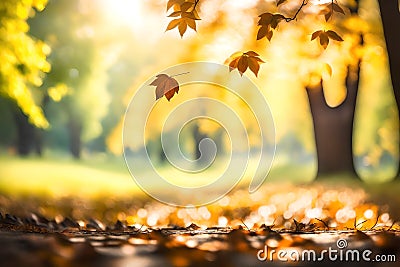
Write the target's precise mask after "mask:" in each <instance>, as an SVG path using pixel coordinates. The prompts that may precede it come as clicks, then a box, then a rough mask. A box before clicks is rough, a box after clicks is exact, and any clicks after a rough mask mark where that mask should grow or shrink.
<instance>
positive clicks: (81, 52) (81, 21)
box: [30, 0, 111, 158]
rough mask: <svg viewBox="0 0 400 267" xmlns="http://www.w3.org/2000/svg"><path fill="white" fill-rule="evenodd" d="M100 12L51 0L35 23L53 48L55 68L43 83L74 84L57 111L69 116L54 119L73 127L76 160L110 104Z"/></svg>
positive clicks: (76, 0)
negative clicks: (83, 144)
mask: <svg viewBox="0 0 400 267" xmlns="http://www.w3.org/2000/svg"><path fill="white" fill-rule="evenodd" d="M98 15H99V13H98V12H97V11H96V5H95V3H92V2H88V1H79V0H73V1H70V0H58V1H55V0H54V1H53V0H51V1H49V3H48V6H47V8H46V9H45V10H44V11H43V12H42V14H40V16H37V17H35V18H34V19H32V20H31V21H30V24H31V31H32V34H34V35H35V36H38V37H39V38H42V39H44V40H46V42H48V43H49V45H50V46H51V47H52V50H53V52H52V54H51V56H50V57H49V61H50V62H51V64H52V66H53V68H52V71H51V72H50V73H49V75H48V76H47V77H46V79H45V82H44V85H43V86H44V87H47V88H58V87H60V86H61V87H64V88H65V87H67V88H68V93H67V95H66V96H65V97H64V98H63V99H62V100H61V101H60V103H59V104H58V108H57V109H53V112H56V113H65V115H66V116H61V117H60V116H57V115H56V114H52V115H51V117H53V118H54V117H56V118H58V119H60V118H62V119H63V121H54V123H55V125H56V126H57V127H63V126H64V127H66V128H67V132H68V138H69V141H68V142H69V150H70V152H71V153H72V155H73V156H74V157H75V158H79V157H80V156H81V150H82V143H83V142H85V141H88V140H91V139H93V138H95V137H97V136H98V135H99V134H100V133H101V131H102V125H101V119H102V118H103V117H104V116H105V114H106V112H107V109H108V103H109V95H108V92H107V81H108V75H107V68H108V64H109V62H110V61H111V59H110V60H109V58H108V57H107V55H106V53H105V52H106V51H104V50H103V48H104V46H105V44H104V42H102V41H103V39H102V36H101V34H99V33H98V32H97V31H98V30H99V29H100V27H98V25H96V24H97V23H99V21H98V20H97V16H98ZM60 124H61V125H60Z"/></svg>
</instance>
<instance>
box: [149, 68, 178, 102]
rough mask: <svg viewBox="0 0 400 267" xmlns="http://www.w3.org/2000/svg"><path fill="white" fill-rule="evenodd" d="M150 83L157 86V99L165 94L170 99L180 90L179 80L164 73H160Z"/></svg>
mask: <svg viewBox="0 0 400 267" xmlns="http://www.w3.org/2000/svg"><path fill="white" fill-rule="evenodd" d="M150 85H152V86H156V100H157V99H159V98H161V97H163V96H165V97H166V98H167V100H168V101H169V100H170V99H171V98H172V97H173V96H174V95H175V93H178V92H179V84H178V82H177V81H176V80H175V79H174V78H172V77H170V76H168V75H167V74H163V73H162V74H158V75H157V76H156V79H155V80H154V81H152V82H151V83H150Z"/></svg>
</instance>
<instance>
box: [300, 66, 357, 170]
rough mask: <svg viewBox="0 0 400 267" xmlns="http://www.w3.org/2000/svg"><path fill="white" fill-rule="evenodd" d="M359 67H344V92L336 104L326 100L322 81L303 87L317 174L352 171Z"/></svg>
mask: <svg viewBox="0 0 400 267" xmlns="http://www.w3.org/2000/svg"><path fill="white" fill-rule="evenodd" d="M359 71H360V64H358V65H357V66H353V67H350V66H349V67H348V73H347V78H346V87H347V96H346V98H345V100H344V101H343V103H341V104H340V105H339V106H337V107H330V106H328V104H327V103H326V100H325V96H324V92H323V87H322V81H321V83H320V84H319V85H318V86H316V87H314V88H306V91H307V95H308V100H309V104H310V109H311V115H312V120H313V124H314V136H315V145H316V150H317V160H318V171H317V177H321V175H326V174H334V173H351V174H354V175H356V172H355V169H354V162H353V149H352V145H353V121H354V110H355V105H356V99H357V91H358V81H359V79H358V77H359Z"/></svg>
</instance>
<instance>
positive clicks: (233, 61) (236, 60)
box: [225, 51, 264, 77]
mask: <svg viewBox="0 0 400 267" xmlns="http://www.w3.org/2000/svg"><path fill="white" fill-rule="evenodd" d="M259 56H260V55H259V54H258V53H256V52H254V51H247V52H245V53H243V52H236V53H234V54H232V55H231V56H230V57H229V58H228V59H227V60H226V61H225V64H228V65H229V71H232V70H234V69H238V71H239V73H240V75H243V73H244V72H245V71H246V70H247V69H248V68H249V69H250V70H251V71H252V72H253V73H254V75H256V77H257V75H258V71H259V70H260V64H261V63H264V61H263V60H262V59H260V57H259Z"/></svg>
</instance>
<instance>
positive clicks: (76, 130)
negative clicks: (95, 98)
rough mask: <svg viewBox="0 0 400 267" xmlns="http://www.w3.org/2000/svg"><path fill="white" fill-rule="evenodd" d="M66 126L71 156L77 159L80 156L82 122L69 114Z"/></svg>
mask: <svg viewBox="0 0 400 267" xmlns="http://www.w3.org/2000/svg"><path fill="white" fill-rule="evenodd" d="M68 126H69V127H68V130H69V149H70V152H71V154H72V156H73V157H74V158H76V159H79V158H80V157H81V150H82V141H81V135H82V122H81V121H79V119H76V118H74V117H73V116H72V115H71V117H70V120H69V124H68Z"/></svg>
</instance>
